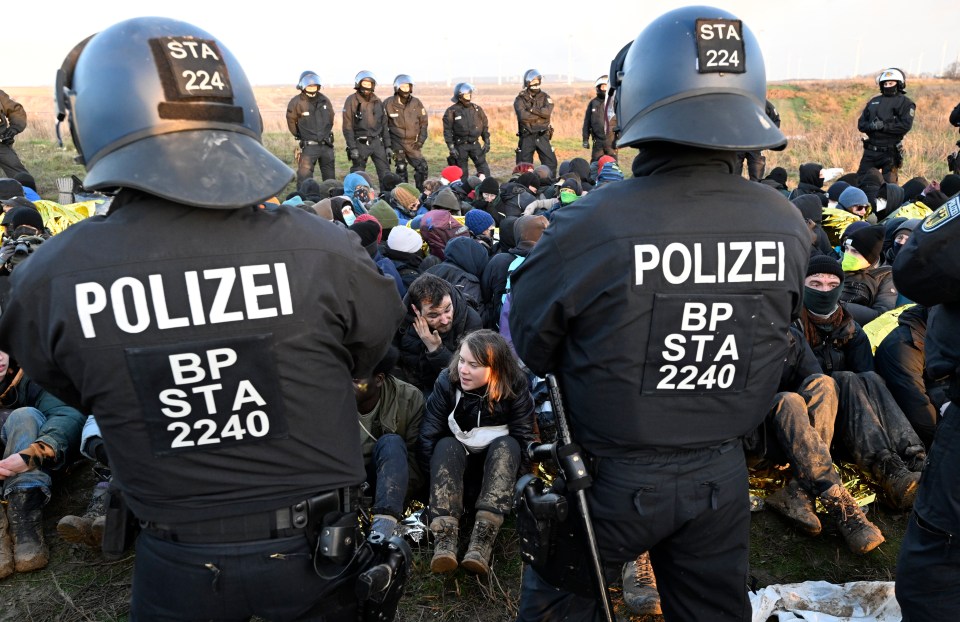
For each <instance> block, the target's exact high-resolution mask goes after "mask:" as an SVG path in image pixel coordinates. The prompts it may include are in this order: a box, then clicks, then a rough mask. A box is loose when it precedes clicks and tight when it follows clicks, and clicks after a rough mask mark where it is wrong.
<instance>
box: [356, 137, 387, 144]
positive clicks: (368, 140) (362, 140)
mask: <svg viewBox="0 0 960 622" xmlns="http://www.w3.org/2000/svg"><path fill="white" fill-rule="evenodd" d="M378 138H380V137H379V136H374V137H372V138H371V137H369V136H357V142H358V143H363V144H364V145H369V144H370V143H371V142H373V141H375V140H377V139H378ZM380 140H383V139H382V138H380Z"/></svg>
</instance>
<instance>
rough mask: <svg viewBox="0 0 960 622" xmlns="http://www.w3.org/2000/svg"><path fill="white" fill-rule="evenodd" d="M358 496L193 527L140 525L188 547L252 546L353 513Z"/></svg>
mask: <svg viewBox="0 0 960 622" xmlns="http://www.w3.org/2000/svg"><path fill="white" fill-rule="evenodd" d="M355 496H356V489H354V488H340V489H338V490H330V491H327V492H322V493H320V494H318V495H316V496H313V497H310V498H309V499H304V500H303V501H298V502H297V503H294V504H293V505H290V506H286V507H282V508H279V509H277V510H273V511H271V512H257V513H254V514H243V515H241V516H230V517H226V518H214V519H210V520H204V521H195V522H192V523H173V524H166V523H154V522H150V521H143V520H142V521H140V527H141V528H142V529H144V530H145V531H148V532H150V533H151V534H153V535H155V536H157V537H159V538H162V539H164V540H168V541H170V542H182V543H185V544H222V543H225V542H251V541H254V540H272V539H275V538H288V537H291V536H296V535H305V531H304V530H305V529H307V528H308V527H313V526H315V525H318V524H320V521H321V520H322V519H323V517H324V515H326V514H328V513H330V512H343V511H346V510H349V509H350V505H351V500H352V499H353V498H355Z"/></svg>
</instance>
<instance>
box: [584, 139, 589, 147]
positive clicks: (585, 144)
mask: <svg viewBox="0 0 960 622" xmlns="http://www.w3.org/2000/svg"><path fill="white" fill-rule="evenodd" d="M583 148H584V149H589V148H590V141H589V140H585V141H583Z"/></svg>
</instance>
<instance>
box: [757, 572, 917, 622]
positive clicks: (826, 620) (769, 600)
mask: <svg viewBox="0 0 960 622" xmlns="http://www.w3.org/2000/svg"><path fill="white" fill-rule="evenodd" d="M750 604H751V605H752V606H753V622H767V620H769V619H771V618H772V619H774V620H777V621H778V622H785V621H787V620H804V621H806V622H900V618H901V614H900V605H899V603H897V599H896V598H895V597H894V594H893V582H892V581H856V582H853V583H844V584H842V585H835V584H833V583H827V582H826V581H807V582H805V583H788V584H784V585H770V586H767V587H765V588H763V589H761V590H759V591H757V592H755V593H754V592H751V593H750Z"/></svg>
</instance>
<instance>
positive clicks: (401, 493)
mask: <svg viewBox="0 0 960 622" xmlns="http://www.w3.org/2000/svg"><path fill="white" fill-rule="evenodd" d="M366 469H367V481H368V482H370V483H371V484H372V485H373V488H374V496H373V513H374V514H389V515H390V516H393V517H394V518H397V519H400V518H402V517H403V502H404V499H405V498H406V495H407V487H408V486H409V484H410V471H409V467H408V466H407V444H406V442H405V441H404V440H403V437H401V436H400V435H399V434H384V435H383V436H381V437H380V438H378V439H377V442H376V444H375V445H374V446H373V456H372V459H371V460H370V462H368V463H367V464H366Z"/></svg>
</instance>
